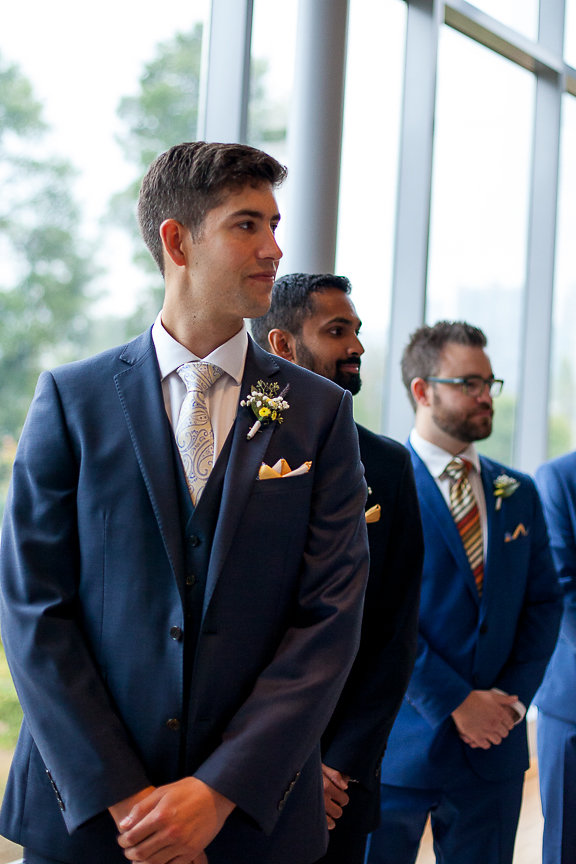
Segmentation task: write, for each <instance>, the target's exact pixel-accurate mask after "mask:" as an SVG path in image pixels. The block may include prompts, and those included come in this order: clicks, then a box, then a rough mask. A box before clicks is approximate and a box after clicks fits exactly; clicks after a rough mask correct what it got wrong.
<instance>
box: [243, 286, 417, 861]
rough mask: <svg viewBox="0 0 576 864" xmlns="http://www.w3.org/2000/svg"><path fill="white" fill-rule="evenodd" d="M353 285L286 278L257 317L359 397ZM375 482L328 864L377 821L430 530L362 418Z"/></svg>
mask: <svg viewBox="0 0 576 864" xmlns="http://www.w3.org/2000/svg"><path fill="white" fill-rule="evenodd" d="M350 290H351V286H350V282H349V281H348V279H345V278H343V277H340V276H333V275H331V274H323V275H309V274H305V273H293V274H291V275H289V276H283V277H282V278H281V279H278V280H277V281H276V283H275V285H274V288H273V291H272V302H271V306H270V310H269V312H268V313H267V314H266V315H264V316H263V317H262V318H258V319H255V320H253V321H252V332H253V335H254V337H255V339H256V341H257V342H259V344H260V345H261V347H263V348H267V349H268V350H271V351H272V352H273V353H274V354H276V355H278V356H280V357H284V358H285V359H287V360H291V361H292V362H293V363H296V364H298V365H299V366H303V367H305V368H306V369H310V370H311V371H312V372H316V373H317V374H319V375H322V376H324V377H325V378H328V379H330V380H331V381H334V382H336V383H337V384H339V385H340V386H341V387H343V388H344V389H346V390H349V391H350V393H352V394H353V395H355V394H356V393H358V391H359V390H360V386H361V379H360V364H361V355H362V354H363V353H364V348H363V347H362V344H361V342H360V340H359V338H358V331H359V330H360V320H359V318H358V315H357V314H356V310H355V308H354V305H353V303H352V301H351V300H350V297H349V293H350ZM357 429H358V437H359V442H360V455H361V457H362V461H363V463H364V467H365V470H366V480H367V483H368V488H369V495H368V501H367V505H366V506H367V512H366V520H367V523H368V541H369V544H370V575H369V580H368V589H367V593H366V602H365V607H364V617H363V622H362V638H361V644H360V650H359V652H358V655H357V657H356V660H355V663H354V666H353V668H352V671H351V673H350V676H349V678H348V681H347V683H346V686H345V688H344V692H343V694H342V696H341V698H340V701H339V703H338V705H337V707H336V710H335V712H334V714H333V716H332V719H331V721H330V724H329V726H328V728H327V730H326V732H325V734H324V736H323V739H322V760H323V763H324V765H323V773H324V797H325V806H326V815H327V820H328V825H329V827H330V828H331V829H332V830H331V831H330V842H329V846H328V852H327V853H326V855H325V856H324V857H323V858H322V859H320V860H321V861H322V862H323V864H328V862H330V864H336V862H340V864H362V862H363V861H364V854H365V848H366V840H367V835H368V833H369V832H370V831H371V830H373V829H374V828H375V827H376V826H377V824H378V811H379V769H380V763H381V760H382V755H383V753H384V749H385V747H386V741H387V738H388V735H389V734H390V729H391V727H392V723H393V721H394V718H395V716H396V714H397V712H398V709H399V707H400V704H401V701H402V696H403V694H404V691H405V689H406V685H407V683H408V680H409V677H410V673H411V671H412V667H413V664H414V657H415V651H416V638H417V615H418V594H419V588H420V576H421V570H422V553H423V546H422V532H421V527H420V516H419V513H418V499H417V496H416V489H415V486H414V476H413V471H412V466H411V463H410V457H409V454H408V452H407V450H406V448H405V447H403V446H402V445H401V444H399V443H398V442H396V441H391V440H390V439H388V438H383V437H382V436H381V435H375V434H374V433H373V432H370V431H369V430H368V429H365V428H364V427H362V426H359V425H357Z"/></svg>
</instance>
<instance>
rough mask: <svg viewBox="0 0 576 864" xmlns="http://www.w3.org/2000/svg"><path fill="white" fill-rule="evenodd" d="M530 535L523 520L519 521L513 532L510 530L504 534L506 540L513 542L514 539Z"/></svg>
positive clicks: (506, 541)
mask: <svg viewBox="0 0 576 864" xmlns="http://www.w3.org/2000/svg"><path fill="white" fill-rule="evenodd" d="M527 535H528V530H527V529H526V528H525V527H524V525H523V524H522V522H519V523H518V525H517V526H516V528H515V529H514V531H513V532H512V533H510V532H509V531H507V532H506V534H505V535H504V542H505V543H511V542H512V541H513V540H517V539H518V537H526V536H527Z"/></svg>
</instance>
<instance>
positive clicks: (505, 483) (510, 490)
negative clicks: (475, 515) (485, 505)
mask: <svg viewBox="0 0 576 864" xmlns="http://www.w3.org/2000/svg"><path fill="white" fill-rule="evenodd" d="M519 486H520V483H519V482H518V480H515V479H514V478H513V477H509V476H508V474H500V475H499V476H498V477H497V478H496V480H494V497H495V498H496V510H500V508H501V507H502V499H503V498H510V496H511V495H513V494H514V492H515V491H516V490H517V489H518V487H519Z"/></svg>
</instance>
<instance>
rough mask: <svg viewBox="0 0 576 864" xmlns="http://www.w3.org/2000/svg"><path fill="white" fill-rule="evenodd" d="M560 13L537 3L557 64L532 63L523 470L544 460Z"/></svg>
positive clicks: (519, 455) (520, 418) (520, 442)
mask: <svg viewBox="0 0 576 864" xmlns="http://www.w3.org/2000/svg"><path fill="white" fill-rule="evenodd" d="M544 7H545V8H544ZM564 17H565V0H546V2H545V3H542V4H541V12H540V32H539V42H540V44H541V45H542V46H543V47H545V48H546V49H548V50H549V52H550V54H551V55H552V56H553V57H556V58H557V64H556V68H550V67H546V66H544V67H540V68H537V76H538V77H537V82H536V105H535V112H534V113H535V116H534V140H533V157H532V183H531V200H530V220H529V226H528V258H527V263H526V296H525V299H524V310H525V312H524V327H523V333H522V337H523V341H522V355H521V363H522V367H521V368H522V374H521V376H520V382H521V383H520V394H519V401H518V415H517V418H516V441H515V448H514V451H515V464H516V465H517V466H518V467H519V468H521V469H523V470H525V471H529V472H532V471H534V469H535V468H537V466H538V465H539V464H540V463H541V462H542V461H544V460H545V459H546V454H547V442H548V395H549V379H550V349H551V332H552V307H553V286H554V262H555V248H556V217H557V198H558V171H559V159H560V121H561V105H562V93H563V90H564V75H563V66H562V47H563V42H564Z"/></svg>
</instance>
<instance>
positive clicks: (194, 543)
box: [188, 534, 202, 546]
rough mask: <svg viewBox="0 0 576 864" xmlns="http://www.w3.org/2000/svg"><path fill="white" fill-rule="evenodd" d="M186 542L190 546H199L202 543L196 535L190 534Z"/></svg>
mask: <svg viewBox="0 0 576 864" xmlns="http://www.w3.org/2000/svg"><path fill="white" fill-rule="evenodd" d="M188 542H189V543H190V545H191V546H199V545H200V543H201V542H202V541H201V539H200V537H198V535H197V534H190V536H189V537H188Z"/></svg>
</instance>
